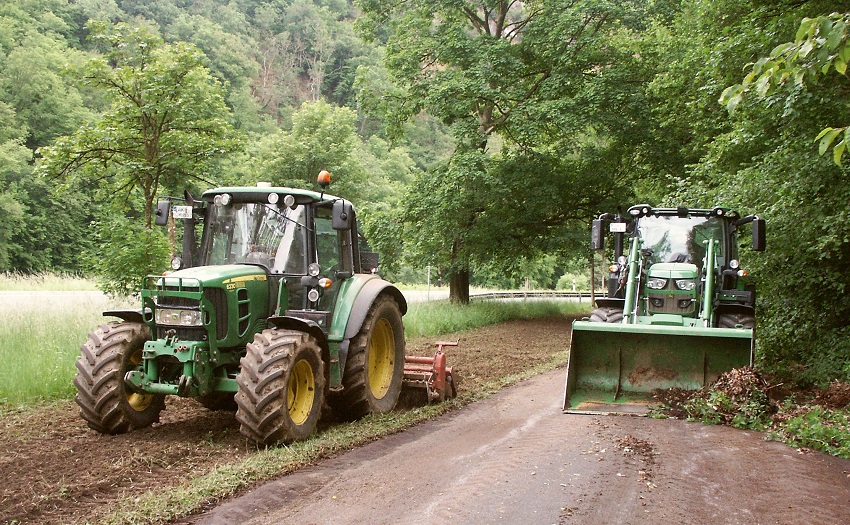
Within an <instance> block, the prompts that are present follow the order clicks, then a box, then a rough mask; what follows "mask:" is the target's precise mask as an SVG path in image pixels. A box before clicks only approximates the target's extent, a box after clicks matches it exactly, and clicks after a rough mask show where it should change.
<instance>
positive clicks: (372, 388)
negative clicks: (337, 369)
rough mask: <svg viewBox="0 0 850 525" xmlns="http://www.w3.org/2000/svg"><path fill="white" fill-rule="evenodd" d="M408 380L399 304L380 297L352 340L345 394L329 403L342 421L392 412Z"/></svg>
mask: <svg viewBox="0 0 850 525" xmlns="http://www.w3.org/2000/svg"><path fill="white" fill-rule="evenodd" d="M403 378H404V324H402V320H401V311H400V310H399V307H398V303H396V302H395V300H393V299H392V298H391V297H389V296H381V297H378V298H377V299H376V300H375V302H374V303H373V304H372V307H371V308H370V309H369V313H368V315H367V316H366V319H365V320H364V321H363V326H362V327H361V328H360V331H359V332H358V333H357V335H356V336H355V337H354V338H353V339H352V340H351V346H350V347H349V349H348V358H347V359H346V361H345V372H344V374H343V377H342V385H343V391H342V393H341V394H337V395H335V396H334V397H332V398H330V399H329V400H328V403H329V404H330V405H331V407H332V408H333V410H334V414H336V415H337V416H338V417H340V418H341V419H345V420H355V419H358V418H361V417H363V416H365V415H367V414H371V413H382V412H389V411H390V410H392V409H393V408H394V407H395V405H396V403H397V402H398V397H399V394H400V393H401V386H402V380H403Z"/></svg>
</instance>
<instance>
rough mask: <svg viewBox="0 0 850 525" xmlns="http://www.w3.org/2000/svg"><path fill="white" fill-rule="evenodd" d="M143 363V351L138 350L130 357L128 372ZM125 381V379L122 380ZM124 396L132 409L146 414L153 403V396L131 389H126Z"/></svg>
mask: <svg viewBox="0 0 850 525" xmlns="http://www.w3.org/2000/svg"><path fill="white" fill-rule="evenodd" d="M141 362H142V349H141V348H137V349H136V350H135V351H134V352H133V354H132V355H131V356H130V362H129V365H130V366H128V367H127V370H133V369H135V368H136V367H138V366H139V363H141ZM122 379H123V378H122ZM124 396H125V397H126V398H127V403H128V404H129V405H130V408H132V409H133V410H135V411H136V412H144V411H145V409H146V408H148V407H149V406H151V403H153V397H154V396H153V394H138V393H136V392H133V391H132V390H130V388H129V387H127V386H125V387H124Z"/></svg>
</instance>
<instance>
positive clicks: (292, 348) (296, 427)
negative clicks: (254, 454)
mask: <svg viewBox="0 0 850 525" xmlns="http://www.w3.org/2000/svg"><path fill="white" fill-rule="evenodd" d="M241 364H242V367H241V369H240V371H239V375H237V376H236V382H237V383H238V384H239V391H238V392H237V393H236V405H237V407H238V408H237V409H236V419H237V420H238V421H239V423H240V431H241V432H242V434H244V435H245V436H246V437H248V438H249V439H251V440H253V441H254V442H256V443H258V444H260V445H274V444H277V443H289V442H292V441H295V440H298V439H304V438H306V437H307V436H309V435H310V434H311V433H312V432H313V431H314V430H315V429H316V424H317V423H318V421H319V415H320V413H321V410H322V402H323V399H324V388H325V375H324V369H323V367H324V365H323V363H322V351H321V349H320V348H319V345H318V343H317V342H316V339H315V338H314V337H313V336H311V335H308V334H306V333H304V332H298V331H294V330H278V329H276V328H270V329H267V330H263V331H262V332H260V333H258V334H257V335H255V336H254V341H253V342H252V343H250V344H249V345H248V346H247V348H246V354H245V357H243V358H242V360H241Z"/></svg>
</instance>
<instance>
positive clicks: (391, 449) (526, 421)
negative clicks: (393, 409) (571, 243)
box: [184, 370, 850, 525]
mask: <svg viewBox="0 0 850 525" xmlns="http://www.w3.org/2000/svg"><path fill="white" fill-rule="evenodd" d="M562 396H563V370H558V371H554V372H550V373H547V374H543V375H541V376H538V377H536V378H533V379H531V380H528V381H524V382H522V383H520V384H518V385H516V386H514V387H511V388H508V389H506V390H504V391H502V392H500V393H499V394H497V395H495V396H493V397H491V398H489V399H487V400H485V401H482V402H478V403H475V404H473V405H470V406H469V407H467V408H465V409H463V410H460V411H457V412H454V413H452V414H449V415H447V416H444V417H441V418H439V419H437V420H434V421H430V422H427V423H424V424H421V425H418V426H417V427H415V428H413V429H410V430H408V431H405V432H402V433H400V434H397V435H394V436H390V437H388V438H385V439H382V440H380V441H377V442H375V443H372V444H369V445H367V446H364V447H361V448H358V449H356V450H352V451H351V452H348V453H346V454H343V455H341V456H339V457H336V458H333V459H330V460H326V461H322V462H320V463H319V464H317V465H315V466H314V467H312V468H309V469H305V470H300V471H298V472H296V473H295V474H292V475H288V476H284V477H282V478H280V479H278V480H276V481H273V482H270V483H267V484H265V485H263V486H260V487H257V488H256V489H255V490H253V491H251V492H249V493H247V494H245V495H244V496H242V497H240V498H237V499H234V500H232V501H230V502H227V503H224V504H222V505H221V506H219V507H217V508H215V509H214V510H212V511H211V512H209V513H208V514H205V515H202V516H196V517H195V518H193V519H191V520H188V521H186V522H184V523H193V524H236V523H241V524H252V525H262V524H289V523H293V524H296V523H297V524H301V525H306V524H339V525H344V524H396V523H422V524H442V523H447V524H448V523H452V524H496V523H506V524H568V523H569V524H572V523H582V524H599V523H635V524H637V523H706V524H708V523H730V524H732V523H734V524H737V523H741V524H762V523H763V524H768V523H770V524H773V523H781V524H786V523H787V524H795V523H824V524H826V523H847V522H848V519H850V461H848V460H841V459H836V458H833V457H830V456H826V455H824V454H820V453H801V452H798V451H797V450H795V449H793V448H789V447H787V446H785V445H782V444H779V443H775V442H766V441H765V440H764V439H763V437H764V436H763V435H762V434H760V433H754V432H745V431H740V430H735V429H731V428H725V427H710V426H704V425H701V424H698V423H687V422H683V421H675V420H652V419H647V418H640V417H629V416H586V415H574V414H562V413H561V411H560V406H561V403H562Z"/></svg>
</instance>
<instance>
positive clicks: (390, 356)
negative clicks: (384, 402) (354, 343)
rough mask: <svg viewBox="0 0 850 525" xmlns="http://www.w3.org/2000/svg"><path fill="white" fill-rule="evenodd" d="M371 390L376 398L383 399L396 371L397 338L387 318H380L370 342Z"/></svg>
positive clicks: (369, 371) (369, 368) (369, 369)
mask: <svg viewBox="0 0 850 525" xmlns="http://www.w3.org/2000/svg"><path fill="white" fill-rule="evenodd" d="M368 353H369V363H368V374H369V390H371V391H372V396H374V397H375V399H382V398H383V397H384V396H385V395H387V392H389V390H390V386H391V385H392V383H393V372H394V371H395V338H394V337H393V327H392V325H391V324H390V322H389V321H387V320H386V319H379V320H378V322H377V324H375V329H374V330H373V331H372V340H371V341H370V342H369V352H368Z"/></svg>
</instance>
